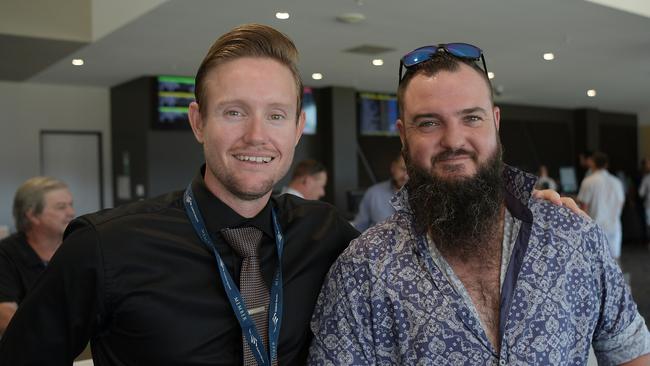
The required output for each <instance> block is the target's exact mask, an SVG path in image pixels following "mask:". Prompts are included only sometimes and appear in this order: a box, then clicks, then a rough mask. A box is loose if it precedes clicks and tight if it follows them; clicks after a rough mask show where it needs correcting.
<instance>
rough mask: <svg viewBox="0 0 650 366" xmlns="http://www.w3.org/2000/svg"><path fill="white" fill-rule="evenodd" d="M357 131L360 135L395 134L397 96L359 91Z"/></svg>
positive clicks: (396, 132)
mask: <svg viewBox="0 0 650 366" xmlns="http://www.w3.org/2000/svg"><path fill="white" fill-rule="evenodd" d="M358 106H359V133H360V134H361V135H362V136H397V135H398V131H397V127H396V126H395V121H397V117H398V108H397V96H395V95H392V94H380V93H359V97H358Z"/></svg>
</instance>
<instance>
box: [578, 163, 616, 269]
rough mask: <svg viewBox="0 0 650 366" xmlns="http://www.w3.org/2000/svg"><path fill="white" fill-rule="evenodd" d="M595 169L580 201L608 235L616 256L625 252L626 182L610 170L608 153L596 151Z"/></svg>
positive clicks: (583, 184) (584, 187)
mask: <svg viewBox="0 0 650 366" xmlns="http://www.w3.org/2000/svg"><path fill="white" fill-rule="evenodd" d="M593 161H594V170H593V172H592V173H591V174H590V175H589V176H588V177H586V178H585V179H584V180H583V181H582V184H581V185H580V192H579V193H578V202H579V203H580V204H581V205H582V206H583V207H582V209H583V210H585V211H587V213H588V214H589V216H591V217H592V218H593V219H594V221H595V222H596V223H597V224H598V225H599V226H600V227H601V228H602V229H603V231H604V232H605V235H607V241H608V242H609V249H610V252H611V254H612V257H614V258H615V259H618V258H619V257H620V256H621V240H622V233H623V230H622V227H621V212H622V211H623V204H624V203H625V191H624V189H623V183H621V181H620V180H619V179H618V178H616V177H615V176H613V175H611V174H610V173H609V172H608V171H607V164H608V163H609V159H608V157H607V155H605V154H604V153H601V152H597V153H595V154H594V155H593Z"/></svg>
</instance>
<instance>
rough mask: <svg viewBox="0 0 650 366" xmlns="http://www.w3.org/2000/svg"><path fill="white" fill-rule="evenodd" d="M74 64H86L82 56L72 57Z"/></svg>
mask: <svg viewBox="0 0 650 366" xmlns="http://www.w3.org/2000/svg"><path fill="white" fill-rule="evenodd" d="M72 64H73V65H75V66H81V65H83V64H84V60H83V59H80V58H75V59H72Z"/></svg>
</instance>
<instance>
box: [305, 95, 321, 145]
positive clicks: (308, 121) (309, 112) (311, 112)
mask: <svg viewBox="0 0 650 366" xmlns="http://www.w3.org/2000/svg"><path fill="white" fill-rule="evenodd" d="M302 110H303V111H305V129H304V130H302V133H303V134H305V135H315V134H316V123H317V122H318V120H317V117H316V102H315V101H314V91H313V90H312V88H305V89H304V92H303V94H302Z"/></svg>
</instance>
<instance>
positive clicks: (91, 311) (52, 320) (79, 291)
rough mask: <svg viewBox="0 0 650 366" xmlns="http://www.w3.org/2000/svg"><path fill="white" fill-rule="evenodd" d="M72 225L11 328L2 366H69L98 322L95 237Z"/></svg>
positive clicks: (1, 349) (2, 347)
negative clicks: (71, 229) (70, 231)
mask: <svg viewBox="0 0 650 366" xmlns="http://www.w3.org/2000/svg"><path fill="white" fill-rule="evenodd" d="M74 225H76V226H77V229H78V230H74V231H73V232H72V233H71V234H70V235H69V236H68V237H67V238H66V240H65V241H64V243H63V244H62V245H61V247H60V248H59V250H58V251H57V253H56V254H55V255H54V257H53V258H52V261H51V262H50V265H49V266H48V268H47V269H46V271H45V272H44V273H43V275H42V276H41V277H40V278H39V279H38V281H37V282H36V284H35V285H34V287H33V288H32V290H31V291H30V292H29V293H28V294H27V296H26V297H25V299H24V301H23V302H22V303H21V304H20V306H19V308H18V311H17V312H16V314H15V315H14V317H13V319H12V321H11V323H10V324H9V327H8V328H7V331H6V333H5V334H4V336H3V338H2V343H0V365H70V364H72V361H73V360H74V358H75V357H76V356H77V355H78V354H79V353H81V351H83V349H84V347H85V346H86V344H87V343H88V340H89V338H90V335H91V334H92V333H93V331H94V329H95V328H96V327H97V325H98V322H99V321H100V320H101V315H100V307H99V304H100V302H99V301H98V300H99V297H100V296H101V295H100V294H99V293H98V289H101V288H102V286H100V282H101V281H102V268H101V260H100V258H101V257H100V254H99V248H98V245H97V240H96V234H95V231H94V230H93V229H92V228H91V227H88V226H86V227H82V228H79V227H78V226H79V225H80V221H79V220H78V221H76V222H75V224H74Z"/></svg>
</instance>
